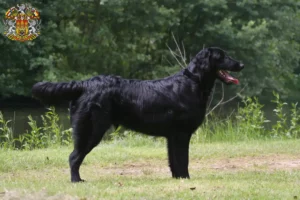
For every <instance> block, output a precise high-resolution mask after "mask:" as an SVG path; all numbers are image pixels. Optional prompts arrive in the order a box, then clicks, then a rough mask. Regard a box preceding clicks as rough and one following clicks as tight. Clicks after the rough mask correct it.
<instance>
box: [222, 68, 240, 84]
mask: <svg viewBox="0 0 300 200" xmlns="http://www.w3.org/2000/svg"><path fill="white" fill-rule="evenodd" d="M217 74H218V77H219V78H220V79H221V80H222V81H224V82H225V83H233V84H236V85H237V84H239V80H238V79H236V78H234V77H232V76H231V75H230V74H229V73H228V72H227V71H225V70H218V72H217Z"/></svg>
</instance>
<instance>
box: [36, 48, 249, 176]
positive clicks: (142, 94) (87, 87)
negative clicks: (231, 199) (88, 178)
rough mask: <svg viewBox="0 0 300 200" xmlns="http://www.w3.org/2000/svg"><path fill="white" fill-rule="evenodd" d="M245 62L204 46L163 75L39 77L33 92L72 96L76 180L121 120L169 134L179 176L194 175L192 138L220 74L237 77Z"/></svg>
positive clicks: (47, 97)
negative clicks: (149, 77) (73, 78)
mask: <svg viewBox="0 0 300 200" xmlns="http://www.w3.org/2000/svg"><path fill="white" fill-rule="evenodd" d="M243 68H244V65H243V64H242V63H240V62H238V61H235V60H233V59H232V58H230V57H229V56H227V55H226V53H225V52H224V51H223V50H221V49H219V48H206V49H203V50H202V51H200V52H199V53H198V54H197V55H196V56H195V58H193V59H192V61H191V62H190V64H189V65H188V66H187V68H185V69H184V70H182V71H180V72H178V73H176V74H175V75H173V76H169V77H166V78H163V79H159V80H128V79H123V78H121V77H118V76H96V77H93V78H91V79H89V80H86V81H72V82H65V83H50V82H40V83H37V84H35V85H34V86H33V88H32V93H33V96H34V97H36V98H37V99H39V100H41V101H42V102H43V103H45V104H48V105H50V104H55V103H58V102H60V101H63V100H67V101H70V102H71V103H70V115H71V123H72V127H73V136H74V151H73V152H72V153H71V155H70V158H69V162H70V168H71V181H72V182H78V181H82V179H81V178H80V175H79V167H80V165H81V163H82V161H83V159H84V158H85V156H86V155H87V154H88V153H89V152H90V151H91V150H92V149H93V148H94V147H95V146H96V145H97V144H99V142H100V141H101V139H102V137H103V135H104V133H105V132H106V130H107V129H108V128H109V127H110V126H111V125H114V126H118V125H122V126H124V127H127V128H129V129H132V130H135V131H138V132H142V133H145V134H148V135H153V136H163V137H166V138H167V144H168V156H169V166H170V168H171V172H172V176H173V177H175V178H189V172H188V162H189V158H188V156H189V143H190V138H191V135H192V133H193V132H194V131H195V130H196V129H197V128H198V127H199V125H200V124H201V123H202V121H203V120H204V117H205V110H206V104H207V100H208V97H209V95H210V92H211V90H212V88H213V85H214V82H215V80H216V79H219V80H221V81H222V82H224V83H226V84H231V83H234V84H237V83H238V80H237V79H235V78H233V77H232V76H230V75H229V74H228V72H227V70H228V71H240V70H242V69H243Z"/></svg>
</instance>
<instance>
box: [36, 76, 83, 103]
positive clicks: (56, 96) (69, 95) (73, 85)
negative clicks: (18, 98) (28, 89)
mask: <svg viewBox="0 0 300 200" xmlns="http://www.w3.org/2000/svg"><path fill="white" fill-rule="evenodd" d="M83 92H84V85H83V81H71V82H61V83H51V82H39V83H36V84H35V85H33V87H32V95H33V97H34V98H36V99H38V100H40V101H41V102H42V103H44V104H47V105H54V104H57V103H60V102H63V101H71V100H76V99H78V98H79V97H80V96H81V94H82V93H83Z"/></svg>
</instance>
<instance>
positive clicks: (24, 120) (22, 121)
mask: <svg viewBox="0 0 300 200" xmlns="http://www.w3.org/2000/svg"><path fill="white" fill-rule="evenodd" d="M55 110H56V112H57V113H58V114H59V117H60V122H61V124H62V126H63V128H64V129H68V128H70V127H71V125H70V120H69V119H68V115H69V112H68V107H67V106H66V107H59V108H56V109H55ZM0 111H1V112H2V113H3V116H4V118H5V120H11V122H10V126H11V127H13V132H14V136H15V137H16V136H18V135H20V134H23V133H26V130H30V126H29V125H28V122H29V119H28V116H29V115H31V116H32V118H33V119H34V120H36V121H37V124H38V126H41V125H42V118H41V115H44V114H45V112H47V109H46V108H43V107H37V108H32V107H29V108H26V107H24V108H20V107H19V108H12V107H9V108H1V109H0Z"/></svg>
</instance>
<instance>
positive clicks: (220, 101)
mask: <svg viewBox="0 0 300 200" xmlns="http://www.w3.org/2000/svg"><path fill="white" fill-rule="evenodd" d="M223 100H224V84H223V83H222V98H221V100H220V101H219V102H218V103H217V105H215V107H213V108H212V109H211V110H210V111H209V112H208V113H207V114H206V116H208V115H209V114H210V113H212V111H214V110H215V109H216V108H217V107H218V106H219V105H220V104H221V103H222V101H223Z"/></svg>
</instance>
